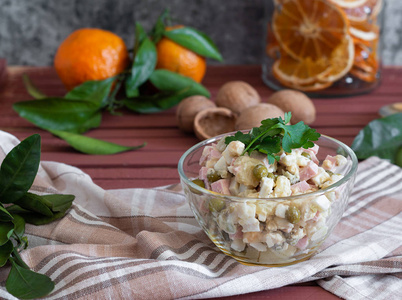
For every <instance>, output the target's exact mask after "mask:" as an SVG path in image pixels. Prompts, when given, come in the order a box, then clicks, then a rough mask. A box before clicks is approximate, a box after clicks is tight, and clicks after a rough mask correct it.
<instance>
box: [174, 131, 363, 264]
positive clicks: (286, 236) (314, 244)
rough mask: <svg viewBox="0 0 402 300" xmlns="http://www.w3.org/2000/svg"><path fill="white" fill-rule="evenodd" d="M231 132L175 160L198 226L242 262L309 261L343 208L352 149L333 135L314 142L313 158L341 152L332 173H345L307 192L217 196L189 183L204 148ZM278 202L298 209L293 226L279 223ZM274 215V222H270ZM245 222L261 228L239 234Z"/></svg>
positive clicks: (351, 181)
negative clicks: (339, 162) (341, 162)
mask: <svg viewBox="0 0 402 300" xmlns="http://www.w3.org/2000/svg"><path fill="white" fill-rule="evenodd" d="M231 134H233V133H229V134H225V135H220V136H217V137H213V138H211V139H207V140H204V141H202V142H200V143H198V144H196V145H195V146H193V147H191V148H190V149H188V150H187V151H186V152H185V153H184V154H183V156H182V157H181V158H180V160H179V163H178V171H179V175H180V181H181V184H182V186H183V190H184V193H185V195H186V198H187V200H188V201H189V205H190V207H191V210H192V211H193V213H194V216H195V218H196V220H197V221H198V223H199V225H200V226H201V227H202V229H203V230H204V231H205V233H206V234H207V235H208V237H209V238H210V239H211V240H212V241H213V242H214V244H215V245H216V246H217V247H218V248H219V249H220V250H221V251H222V252H223V253H225V254H226V255H229V256H231V257H233V258H235V259H236V260H237V261H239V262H241V263H243V264H246V265H264V266H270V267H274V266H286V265H291V264H295V263H298V262H301V261H304V260H307V259H309V258H310V257H311V256H313V255H314V254H315V253H316V252H317V251H318V249H319V247H320V245H321V244H322V243H323V242H324V240H325V239H326V238H327V237H328V236H329V235H330V234H331V232H332V231H333V229H334V227H335V226H336V224H337V223H338V222H339V220H340V219H341V217H342V215H343V213H344V211H345V209H346V206H347V204H348V199H349V196H350V194H351V191H352V188H353V185H354V180H355V176H356V170H357V158H356V155H355V154H354V152H353V150H352V149H350V148H349V147H348V146H347V145H345V144H343V143H342V142H340V141H338V140H336V139H333V138H331V137H328V136H324V135H321V137H320V139H319V140H318V141H316V142H315V143H316V144H317V145H318V146H319V151H318V154H317V158H318V159H319V161H320V162H322V161H323V160H324V159H325V158H326V156H327V155H331V156H334V155H337V154H341V155H343V156H344V157H345V158H346V159H347V162H346V164H344V165H343V166H342V168H341V169H338V170H337V171H336V172H337V173H339V174H342V175H343V178H342V179H340V180H339V181H337V182H336V183H334V184H332V185H330V186H328V187H326V188H325V189H321V190H318V191H315V192H310V193H305V194H299V195H294V196H289V197H282V198H242V197H236V196H230V195H223V194H218V193H215V192H213V191H210V190H207V189H205V188H202V187H200V186H199V185H197V184H195V183H193V182H192V180H194V179H196V178H198V174H199V170H200V168H201V166H200V165H199V160H200V157H201V154H202V151H203V149H204V147H205V146H208V145H211V144H213V143H217V142H218V141H219V140H220V139H221V138H222V137H224V136H227V135H231ZM320 197H325V198H326V199H328V200H329V201H327V200H325V201H324V202H326V203H329V205H328V207H327V208H326V210H325V211H322V207H317V203H318V202H319V201H320V199H321V200H322V199H323V198H320ZM280 204H283V205H285V207H289V206H296V207H298V208H300V211H301V213H300V214H301V215H302V217H301V218H300V220H299V221H298V222H297V223H295V222H294V225H293V228H291V229H290V228H289V227H286V226H285V227H281V226H280V224H279V223H281V222H282V221H284V220H285V219H282V220H280V219H275V218H277V216H275V211H276V208H277V206H278V205H280ZM317 209H318V210H319V212H318V213H317ZM306 214H307V215H309V214H310V218H307V217H304V216H306ZM239 216H240V217H239ZM312 216H314V218H312ZM317 216H318V217H317ZM239 218H241V219H239ZM274 219H275V220H276V221H275V222H276V223H277V226H275V224H276V223H275V224H273V223H272V222H271V221H270V220H274ZM248 222H252V223H256V222H259V224H257V225H259V231H256V232H243V229H242V228H243V227H242V226H243V225H244V223H248ZM278 222H279V223H278ZM282 223H283V222H282ZM242 224H243V225H242ZM278 224H279V225H278ZM288 225H289V224H288ZM281 228H282V229H281ZM284 228H285V229H284ZM289 230H293V231H290V232H289ZM295 233H297V234H295ZM267 236H268V237H269V238H267ZM295 237H296V238H295Z"/></svg>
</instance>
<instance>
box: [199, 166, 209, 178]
mask: <svg viewBox="0 0 402 300" xmlns="http://www.w3.org/2000/svg"><path fill="white" fill-rule="evenodd" d="M207 173H208V168H207V167H202V168H201V169H200V172H199V173H198V178H199V179H201V180H205V179H207Z"/></svg>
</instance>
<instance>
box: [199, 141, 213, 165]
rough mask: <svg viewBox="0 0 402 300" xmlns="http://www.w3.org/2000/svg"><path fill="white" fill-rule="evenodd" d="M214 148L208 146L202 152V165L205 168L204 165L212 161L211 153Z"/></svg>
mask: <svg viewBox="0 0 402 300" xmlns="http://www.w3.org/2000/svg"><path fill="white" fill-rule="evenodd" d="M213 149H214V148H213V147H212V146H206V147H205V148H204V150H202V155H201V157H200V165H201V166H203V165H204V163H205V162H206V161H207V160H209V159H210V157H211V152H212V150H213Z"/></svg>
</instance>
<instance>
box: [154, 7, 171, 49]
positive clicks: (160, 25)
mask: <svg viewBox="0 0 402 300" xmlns="http://www.w3.org/2000/svg"><path fill="white" fill-rule="evenodd" d="M167 18H169V10H167V9H165V10H164V11H163V12H162V13H161V15H160V16H159V17H158V19H157V20H156V22H155V25H154V27H153V28H152V30H151V37H152V41H153V42H154V43H155V44H157V43H158V42H159V40H160V39H161V38H162V37H163V33H164V32H165V20H166V19H167Z"/></svg>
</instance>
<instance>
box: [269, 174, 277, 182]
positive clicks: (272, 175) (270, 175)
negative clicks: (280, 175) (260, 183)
mask: <svg viewBox="0 0 402 300" xmlns="http://www.w3.org/2000/svg"><path fill="white" fill-rule="evenodd" d="M267 177H268V178H271V179H273V180H275V179H276V177H277V176H275V175H274V173H268V175H267Z"/></svg>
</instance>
